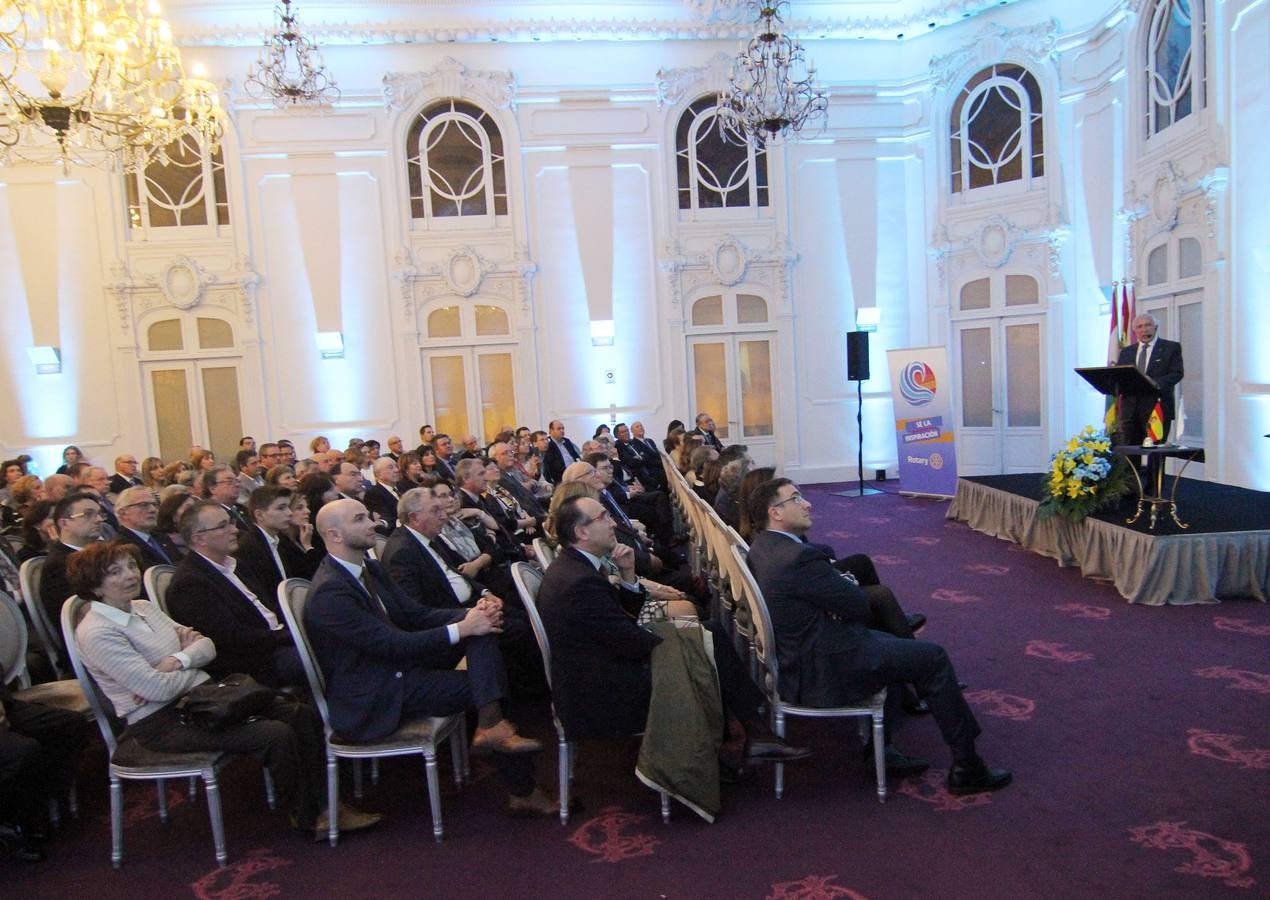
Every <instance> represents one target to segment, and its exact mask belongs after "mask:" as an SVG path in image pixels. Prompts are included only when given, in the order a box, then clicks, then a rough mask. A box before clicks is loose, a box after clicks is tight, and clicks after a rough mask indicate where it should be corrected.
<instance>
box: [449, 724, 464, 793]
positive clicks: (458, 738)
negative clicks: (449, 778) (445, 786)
mask: <svg viewBox="0 0 1270 900" xmlns="http://www.w3.org/2000/svg"><path fill="white" fill-rule="evenodd" d="M466 738H467V730H466V729H464V728H463V726H462V725H460V726H459V727H458V728H457V729H455V730H454V731H453V732H451V733H450V764H451V765H452V766H454V786H455V787H463V747H462V741H464V740H465V739H466Z"/></svg>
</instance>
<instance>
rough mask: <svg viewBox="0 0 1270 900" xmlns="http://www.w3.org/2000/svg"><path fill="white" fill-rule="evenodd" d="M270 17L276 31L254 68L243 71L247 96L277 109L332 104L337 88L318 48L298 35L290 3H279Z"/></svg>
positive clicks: (288, 0) (267, 42)
mask: <svg viewBox="0 0 1270 900" xmlns="http://www.w3.org/2000/svg"><path fill="white" fill-rule="evenodd" d="M274 13H275V15H277V17H278V30H277V31H275V32H274V34H273V35H271V36H270V37H269V38H268V39H267V40H266V41H265V43H264V46H263V47H261V48H260V55H259V56H258V57H257V59H256V64H255V65H254V66H252V67H251V68H249V69H248V70H247V79H246V81H245V82H244V86H245V87H246V89H247V93H248V94H250V95H251V96H253V97H255V98H257V99H259V100H271V101H272V102H273V105H274V106H276V107H278V108H279V109H283V108H286V107H288V106H298V105H302V104H304V105H309V104H314V105H323V106H329V105H330V104H332V103H334V102H335V101H336V100H338V99H339V97H340V89H339V85H337V84H336V83H335V78H334V77H332V76H331V75H330V74H329V73H328V72H327V71H326V63H325V62H323V61H322V53H321V51H320V50H319V49H318V46H317V45H316V44H314V43H313V42H312V41H310V40H309V39H308V38H306V37H305V36H304V35H302V34H301V33H300V22H299V18H298V17H297V16H296V14H295V12H294V11H293V10H292V9H291V0H282V5H281V6H277V7H274Z"/></svg>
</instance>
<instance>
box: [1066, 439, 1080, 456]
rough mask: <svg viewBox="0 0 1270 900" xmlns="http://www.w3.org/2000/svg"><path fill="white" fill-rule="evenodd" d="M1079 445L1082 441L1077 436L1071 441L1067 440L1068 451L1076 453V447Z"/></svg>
mask: <svg viewBox="0 0 1270 900" xmlns="http://www.w3.org/2000/svg"><path fill="white" fill-rule="evenodd" d="M1079 446H1080V442H1079V441H1077V440H1076V439H1075V438H1072V439H1071V440H1070V441H1068V442H1067V452H1068V453H1075V452H1076V448H1077V447H1079Z"/></svg>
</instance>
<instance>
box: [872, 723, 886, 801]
mask: <svg viewBox="0 0 1270 900" xmlns="http://www.w3.org/2000/svg"><path fill="white" fill-rule="evenodd" d="M882 718H883V716H882V713H874V714H873V767H874V768H875V769H876V770H877V777H878V802H879V803H885V802H886V736H885V735H884V734H883V729H882Z"/></svg>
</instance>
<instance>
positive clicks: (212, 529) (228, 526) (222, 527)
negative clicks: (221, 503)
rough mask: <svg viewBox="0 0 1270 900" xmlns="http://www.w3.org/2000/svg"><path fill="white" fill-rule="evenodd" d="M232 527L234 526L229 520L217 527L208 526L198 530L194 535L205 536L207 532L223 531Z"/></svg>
mask: <svg viewBox="0 0 1270 900" xmlns="http://www.w3.org/2000/svg"><path fill="white" fill-rule="evenodd" d="M233 525H234V523H233V522H231V521H230V520H229V519H226V520H225V521H223V522H221V523H220V524H219V525H209V526H208V527H207V528H200V529H198V530H197V531H195V532H194V533H195V534H206V533H207V532H209V531H224V530H225V529H226V528H232V527H233Z"/></svg>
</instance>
